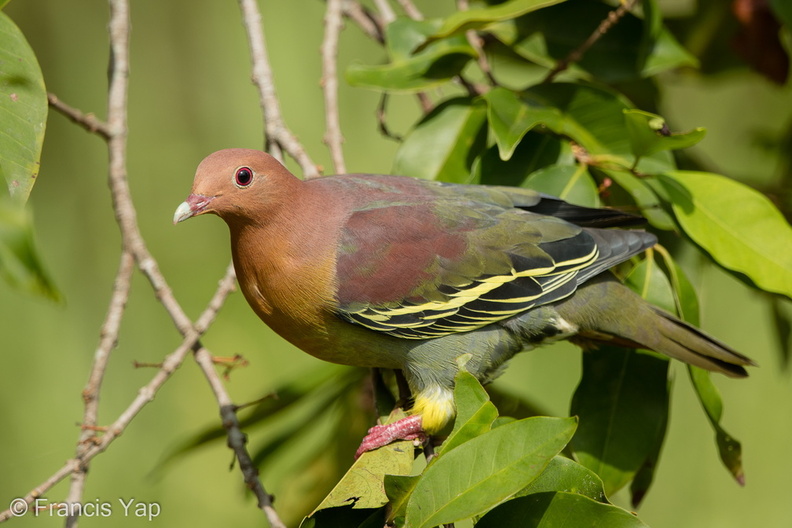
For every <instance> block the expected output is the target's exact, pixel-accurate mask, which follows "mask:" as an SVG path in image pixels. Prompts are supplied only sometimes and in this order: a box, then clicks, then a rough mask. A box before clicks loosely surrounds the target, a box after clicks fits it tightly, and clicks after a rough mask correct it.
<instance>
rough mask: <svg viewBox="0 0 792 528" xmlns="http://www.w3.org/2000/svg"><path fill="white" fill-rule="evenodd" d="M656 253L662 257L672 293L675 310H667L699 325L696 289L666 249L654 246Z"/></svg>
mask: <svg viewBox="0 0 792 528" xmlns="http://www.w3.org/2000/svg"><path fill="white" fill-rule="evenodd" d="M656 249H657V253H658V254H659V255H660V256H661V257H662V258H663V262H664V263H665V267H666V269H667V270H668V279H669V281H670V282H671V290H672V292H673V295H674V304H675V308H676V309H675V310H669V311H670V312H671V313H676V314H677V315H678V316H679V317H680V318H682V319H683V320H685V321H687V322H688V323H690V324H692V325H694V326H698V325H699V302H698V295H696V290H695V288H693V284H691V283H690V280H689V279H688V278H687V275H685V272H684V271H683V270H682V268H681V267H679V264H677V263H676V261H675V260H674V259H673V258H671V255H670V254H668V252H666V251H661V249H662V248H656Z"/></svg>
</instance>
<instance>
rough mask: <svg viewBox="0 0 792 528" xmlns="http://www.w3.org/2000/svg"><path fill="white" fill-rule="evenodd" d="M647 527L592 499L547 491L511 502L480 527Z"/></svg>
mask: <svg viewBox="0 0 792 528" xmlns="http://www.w3.org/2000/svg"><path fill="white" fill-rule="evenodd" d="M505 526H509V527H511V526H519V527H520V528H606V527H607V528H647V525H646V524H644V523H643V522H641V521H640V520H639V519H638V518H637V517H635V516H634V515H633V514H631V513H630V512H628V511H626V510H623V509H621V508H619V507H616V506H613V505H611V504H603V503H601V502H597V501H595V500H593V499H591V498H589V497H585V496H583V495H577V494H575V493H567V492H552V491H551V492H545V493H536V494H533V495H528V496H527V497H520V498H517V499H514V500H510V501H508V502H507V503H505V504H502V505H500V506H498V507H497V508H495V509H494V510H492V511H491V512H489V513H487V515H485V516H484V517H482V518H481V520H480V521H479V522H478V523H476V528H503V527H505Z"/></svg>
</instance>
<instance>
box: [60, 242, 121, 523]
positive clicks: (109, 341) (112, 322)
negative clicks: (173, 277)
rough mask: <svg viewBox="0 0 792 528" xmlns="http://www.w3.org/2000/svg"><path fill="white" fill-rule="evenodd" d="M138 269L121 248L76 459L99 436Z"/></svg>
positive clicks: (80, 473)
mask: <svg viewBox="0 0 792 528" xmlns="http://www.w3.org/2000/svg"><path fill="white" fill-rule="evenodd" d="M134 271H135V259H134V258H133V257H132V254H131V253H129V252H128V251H122V253H121V263H120V265H119V267H118V273H117V274H116V278H115V282H114V284H113V294H112V296H111V297H110V305H109V306H108V309H107V315H106V316H105V320H104V323H102V328H101V330H100V333H99V335H100V338H99V346H98V347H97V348H96V352H95V353H94V360H93V366H92V368H91V374H90V376H89V378H88V383H87V384H86V386H85V388H84V389H83V393H82V395H83V401H84V402H85V410H84V412H83V420H82V433H81V434H80V439H79V440H78V442H77V452H76V455H77V458H78V459H79V458H81V456H82V455H83V454H84V453H85V451H86V449H87V447H88V446H89V445H90V443H89V442H90V441H91V440H92V439H93V438H94V437H95V436H96V433H97V431H98V430H99V428H98V427H97V420H98V418H97V417H98V414H99V391H100V389H101V387H102V380H103V379H104V375H105V371H106V370H107V364H108V361H109V360H110V351H111V350H112V349H113V348H114V347H115V345H116V343H117V341H118V333H119V330H120V328H121V320H122V319H123V315H124V309H125V308H126V302H127V299H128V298H129V288H130V284H131V279H132V273H133V272H134ZM87 472H88V464H87V463H83V464H80V465H79V466H78V467H77V468H76V469H75V470H74V473H72V476H71V484H70V486H69V493H68V495H67V496H66V502H67V503H70V504H72V503H79V502H80V500H81V499H82V496H83V492H84V490H85V477H86V475H87ZM76 522H77V518H76V516H73V515H72V516H69V518H68V519H67V520H66V526H74V525H76Z"/></svg>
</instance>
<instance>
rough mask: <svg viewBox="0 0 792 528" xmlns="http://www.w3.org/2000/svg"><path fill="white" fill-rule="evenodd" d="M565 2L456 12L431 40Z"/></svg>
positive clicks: (524, 1) (532, 0)
mask: <svg viewBox="0 0 792 528" xmlns="http://www.w3.org/2000/svg"><path fill="white" fill-rule="evenodd" d="M564 1H565V0H509V1H507V2H503V3H501V4H497V5H494V6H488V7H481V8H474V9H468V10H466V11H456V12H455V13H453V14H451V15H450V16H448V17H446V18H445V20H443V25H442V26H440V29H439V30H438V31H437V33H435V34H434V35H433V38H442V37H447V36H449V35H452V34H457V33H463V32H465V31H468V30H471V29H482V28H485V27H487V26H488V25H490V24H492V23H493V22H499V21H501V20H507V19H511V18H516V17H518V16H520V15H524V14H526V13H530V12H531V11H536V10H537V9H542V8H543V7H548V6H551V5H555V4H559V3H561V2H564Z"/></svg>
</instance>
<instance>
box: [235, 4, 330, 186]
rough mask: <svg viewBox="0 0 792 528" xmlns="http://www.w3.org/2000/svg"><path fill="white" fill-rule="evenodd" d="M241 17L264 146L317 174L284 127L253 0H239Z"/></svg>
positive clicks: (310, 174)
mask: <svg viewBox="0 0 792 528" xmlns="http://www.w3.org/2000/svg"><path fill="white" fill-rule="evenodd" d="M239 7H240V9H241V10H242V19H243V23H244V26H245V31H246V32H247V37H248V45H249V47H250V60H251V63H252V68H253V83H254V84H255V85H256V87H257V88H258V90H259V103H260V104H261V110H262V112H263V114H264V130H265V133H266V136H267V137H266V148H267V151H269V152H270V154H272V155H273V156H275V157H276V158H279V159H281V161H282V151H286V153H287V154H289V156H291V157H292V158H294V159H295V160H296V161H297V163H298V164H299V165H300V168H301V169H302V171H303V175H304V176H305V177H306V178H314V177H316V176H319V171H318V170H317V168H316V165H315V164H314V162H313V161H311V158H310V157H309V156H308V153H307V152H305V149H304V148H303V146H302V145H301V144H300V142H299V141H297V138H296V137H295V136H294V134H293V133H292V132H291V130H289V129H288V128H287V127H286V124H285V123H284V122H283V117H282V115H281V110H280V103H279V102H278V97H277V95H276V94H275V83H274V79H273V75H272V68H271V67H270V64H269V59H268V58H267V47H266V44H265V41H264V29H263V27H262V25H261V12H260V11H259V8H258V4H257V3H256V0H239Z"/></svg>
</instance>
